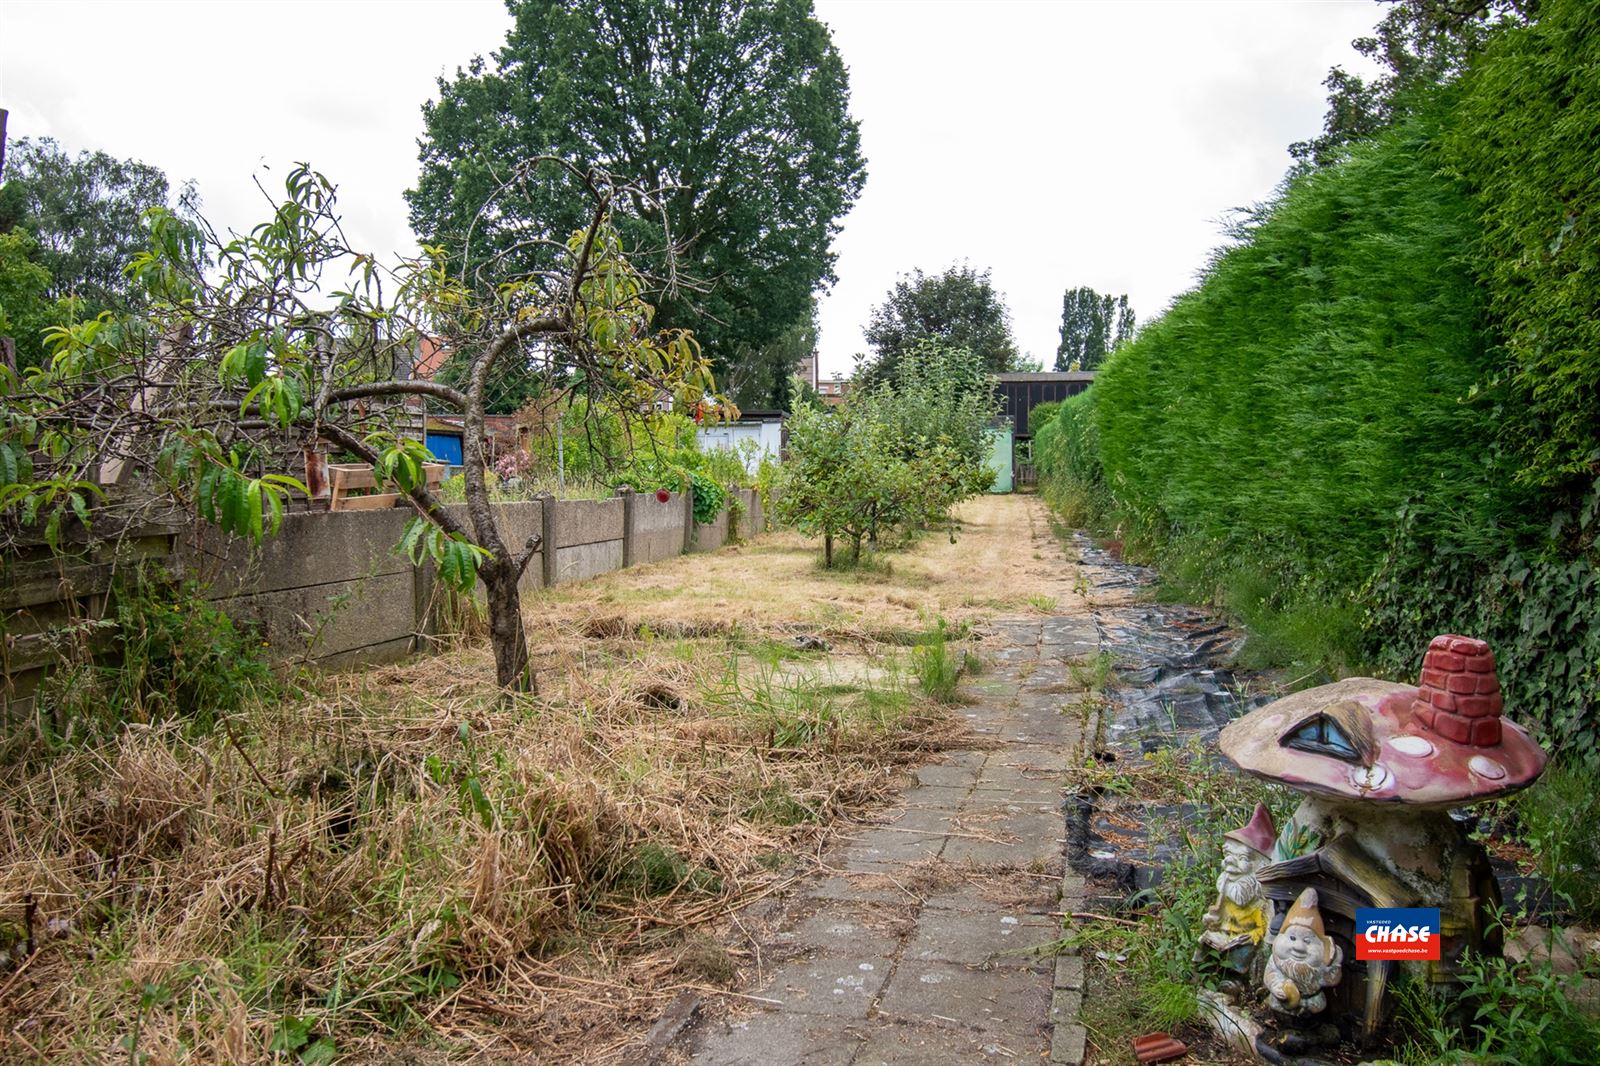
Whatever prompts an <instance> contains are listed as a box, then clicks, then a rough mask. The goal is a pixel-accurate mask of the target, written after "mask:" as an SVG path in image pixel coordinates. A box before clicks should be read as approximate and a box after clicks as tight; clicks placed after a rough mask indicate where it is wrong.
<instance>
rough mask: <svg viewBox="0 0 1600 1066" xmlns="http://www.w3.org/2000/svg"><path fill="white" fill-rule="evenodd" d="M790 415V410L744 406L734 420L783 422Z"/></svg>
mask: <svg viewBox="0 0 1600 1066" xmlns="http://www.w3.org/2000/svg"><path fill="white" fill-rule="evenodd" d="M788 417H789V412H788V411H774V410H766V409H758V408H754V407H742V408H740V409H739V417H738V418H737V419H735V420H734V421H736V422H782V421H783V420H784V419H785V418H788Z"/></svg>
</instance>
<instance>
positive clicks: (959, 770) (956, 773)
mask: <svg viewBox="0 0 1600 1066" xmlns="http://www.w3.org/2000/svg"><path fill="white" fill-rule="evenodd" d="M981 765H982V764H981V763H980V764H979V766H981ZM979 766H949V765H944V764H939V763H936V764H935V765H933V766H924V767H923V768H922V769H920V770H918V771H917V783H918V784H920V785H935V786H940V787H943V788H951V789H962V788H971V787H972V783H973V782H974V781H976V780H977V779H978V769H979Z"/></svg>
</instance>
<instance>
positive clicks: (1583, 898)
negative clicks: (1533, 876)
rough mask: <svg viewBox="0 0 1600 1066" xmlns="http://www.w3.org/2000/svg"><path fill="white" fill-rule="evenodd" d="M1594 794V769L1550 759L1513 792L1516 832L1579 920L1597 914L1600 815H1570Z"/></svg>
mask: <svg viewBox="0 0 1600 1066" xmlns="http://www.w3.org/2000/svg"><path fill="white" fill-rule="evenodd" d="M1596 796H1600V770H1596V769H1595V768H1594V767H1593V766H1592V765H1590V764H1586V763H1582V762H1578V761H1576V760H1569V761H1564V762H1559V761H1558V762H1556V763H1554V764H1553V765H1551V766H1550V767H1549V768H1548V769H1547V770H1545V772H1544V775H1543V776H1542V777H1540V778H1539V780H1538V781H1537V782H1536V783H1535V784H1534V786H1533V787H1532V788H1530V789H1528V790H1527V791H1526V792H1524V793H1522V794H1521V795H1519V796H1517V798H1516V811H1517V817H1518V818H1519V819H1520V821H1521V823H1522V837H1523V839H1524V841H1525V842H1526V843H1527V844H1528V847H1529V849H1530V850H1531V851H1532V852H1533V854H1534V855H1536V856H1537V857H1538V860H1539V871H1540V873H1542V874H1543V875H1544V876H1545V879H1546V880H1548V881H1549V882H1550V887H1551V889H1553V890H1554V891H1555V893H1556V894H1557V895H1558V896H1559V897H1561V899H1562V900H1563V902H1564V903H1565V905H1566V906H1567V907H1569V908H1571V910H1572V911H1573V912H1574V913H1575V914H1577V915H1579V916H1580V918H1581V919H1583V920H1585V921H1590V922H1592V921H1594V920H1595V919H1596V918H1600V821H1596V820H1595V819H1594V818H1585V817H1575V816H1574V815H1575V813H1576V812H1580V811H1587V810H1590V809H1592V808H1593V806H1594V802H1595V797H1596Z"/></svg>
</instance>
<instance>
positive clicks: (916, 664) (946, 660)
mask: <svg viewBox="0 0 1600 1066" xmlns="http://www.w3.org/2000/svg"><path fill="white" fill-rule="evenodd" d="M954 641H955V638H954V635H953V634H952V633H951V632H950V630H949V628H948V627H947V626H946V624H945V620H944V619H943V618H940V619H938V620H937V621H936V622H935V623H934V626H933V628H932V629H930V630H929V631H928V634H927V639H926V640H923V641H921V642H919V643H918V644H917V645H916V646H915V647H913V648H912V649H911V668H912V672H913V673H914V674H915V675H916V679H917V686H918V687H919V688H920V689H921V690H922V694H923V695H925V696H927V697H928V698H929V699H931V700H934V701H935V702H937V703H955V702H957V692H958V689H959V688H960V685H961V676H962V675H963V674H965V673H977V672H978V670H979V669H980V668H981V667H979V665H978V660H977V657H976V656H975V655H973V653H972V652H970V651H968V650H967V649H965V648H962V647H960V646H959V645H957V644H956V643H955V642H954Z"/></svg>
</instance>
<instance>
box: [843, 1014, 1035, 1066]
mask: <svg viewBox="0 0 1600 1066" xmlns="http://www.w3.org/2000/svg"><path fill="white" fill-rule="evenodd" d="M1039 1043H1040V1044H1042V1043H1043V1040H1042V1038H1040V1041H1039ZM1042 1057H1043V1054H1042V1051H1040V1050H1039V1049H1037V1048H1035V1047H1031V1046H1029V1047H1011V1046H1008V1045H1007V1044H1004V1043H1001V1042H1000V1041H998V1040H996V1039H995V1038H994V1037H993V1036H991V1035H989V1034H987V1033H984V1032H981V1031H980V1032H969V1031H967V1030H965V1029H961V1028H958V1027H956V1026H952V1025H948V1024H943V1023H935V1024H931V1025H926V1024H925V1025H911V1024H896V1025H892V1026H886V1027H883V1028H880V1029H878V1030H877V1031H875V1032H874V1033H872V1035H871V1036H869V1037H868V1038H867V1041H866V1043H864V1044H862V1045H861V1048H860V1050H859V1051H857V1052H856V1059H855V1066H913V1064H914V1066H972V1064H973V1063H985V1062H994V1063H1017V1062H1037V1061H1039V1059H1040V1058H1042Z"/></svg>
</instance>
